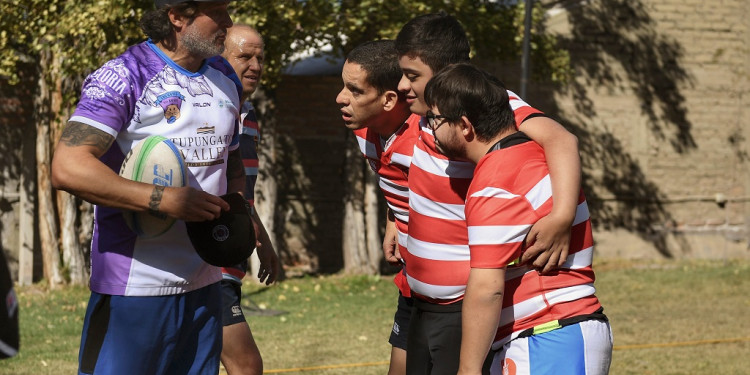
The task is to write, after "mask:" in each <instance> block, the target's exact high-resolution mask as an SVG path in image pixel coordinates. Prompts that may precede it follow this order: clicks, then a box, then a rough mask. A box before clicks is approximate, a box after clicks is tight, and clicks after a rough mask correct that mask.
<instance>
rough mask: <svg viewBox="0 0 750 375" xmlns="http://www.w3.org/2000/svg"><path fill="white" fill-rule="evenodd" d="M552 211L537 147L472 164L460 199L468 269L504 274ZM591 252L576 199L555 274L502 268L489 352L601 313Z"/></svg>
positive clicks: (582, 207)
mask: <svg viewBox="0 0 750 375" xmlns="http://www.w3.org/2000/svg"><path fill="white" fill-rule="evenodd" d="M551 210H552V185H551V183H550V177H549V169H548V167H547V162H546V160H545V157H544V150H542V148H541V147H540V146H539V145H538V144H536V143H534V142H532V141H528V142H525V143H522V144H519V145H515V146H511V147H508V148H503V149H500V150H496V151H493V152H490V153H489V154H487V155H485V156H484V157H483V158H482V159H481V160H480V161H479V163H478V164H477V167H476V169H475V171H474V180H473V181H472V182H471V186H470V187H469V192H468V197H467V199H466V221H467V225H468V233H469V248H470V250H471V267H472V268H502V267H505V266H506V265H507V264H509V263H510V262H512V261H513V260H514V259H517V258H518V257H519V256H521V251H522V243H523V240H524V238H525V237H526V234H527V233H528V232H529V229H531V226H532V224H534V223H535V222H536V221H537V220H539V219H540V218H542V217H544V216H546V215H547V214H549V213H550V211H551ZM593 251H594V241H593V238H592V235H591V221H590V219H589V210H588V206H587V205H586V198H585V197H584V195H583V192H582V193H581V195H580V197H579V199H578V209H577V210H576V216H575V219H574V221H573V227H572V232H571V241H570V253H569V255H568V259H567V261H566V262H565V264H564V265H563V266H562V267H561V268H560V270H559V271H558V272H555V273H552V274H550V275H548V276H543V275H540V274H539V273H538V272H537V271H536V270H533V269H531V268H529V267H527V266H525V265H520V266H509V267H508V269H507V271H506V276H505V294H504V296H503V310H502V314H501V316H500V324H499V327H498V330H497V334H496V336H495V344H494V347H495V348H497V347H499V346H500V345H502V344H504V343H506V342H508V341H509V340H510V339H512V338H513V337H514V334H515V335H516V336H517V335H518V333H520V332H521V331H523V330H525V329H527V328H532V327H535V326H538V325H540V324H543V323H547V322H551V321H554V320H559V319H564V318H569V317H572V316H578V315H585V314H591V313H593V312H594V311H596V310H597V309H598V308H600V307H601V305H600V303H599V300H598V299H597V298H596V296H594V292H595V289H594V271H593V269H592V267H591V260H592V254H593Z"/></svg>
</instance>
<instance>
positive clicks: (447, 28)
mask: <svg viewBox="0 0 750 375" xmlns="http://www.w3.org/2000/svg"><path fill="white" fill-rule="evenodd" d="M396 50H397V51H398V55H399V57H401V56H409V57H412V58H414V57H419V58H420V59H421V60H422V62H424V63H425V64H426V65H427V66H429V67H430V69H432V72H433V73H434V74H437V72H439V71H440V70H441V69H443V68H444V67H446V66H448V65H450V64H455V63H461V62H468V61H469V52H470V51H471V47H470V46H469V39H468V38H467V37H466V31H465V30H464V28H463V26H461V23H459V22H458V20H457V19H456V18H455V17H453V16H450V15H448V14H446V13H445V12H440V13H431V14H425V15H421V16H418V17H415V18H413V19H412V20H411V21H409V22H407V23H406V25H404V27H402V28H401V31H399V33H398V36H397V37H396Z"/></svg>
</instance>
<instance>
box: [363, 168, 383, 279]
mask: <svg viewBox="0 0 750 375" xmlns="http://www.w3.org/2000/svg"><path fill="white" fill-rule="evenodd" d="M365 173H366V174H365V176H366V177H365V196H364V199H365V201H364V208H365V233H366V236H367V266H368V269H369V271H368V273H370V274H373V275H377V274H378V273H379V271H380V260H381V259H382V258H383V254H382V252H383V250H382V247H383V246H382V243H383V240H382V236H381V235H380V230H379V228H380V218H381V217H382V216H383V215H380V212H379V209H378V208H379V205H378V194H379V190H380V188H379V187H378V176H376V175H375V174H374V173H372V172H371V171H365Z"/></svg>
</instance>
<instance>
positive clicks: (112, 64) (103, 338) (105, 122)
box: [52, 0, 245, 374]
mask: <svg viewBox="0 0 750 375" xmlns="http://www.w3.org/2000/svg"><path fill="white" fill-rule="evenodd" d="M228 5H229V2H228V1H213V0H201V1H185V0H155V6H156V7H155V8H156V9H154V10H151V11H149V12H146V13H145V14H144V15H143V18H142V19H141V28H142V29H143V31H144V32H145V34H146V35H148V37H149V39H148V40H147V41H144V42H142V43H139V44H136V45H134V46H131V47H130V48H129V49H128V50H127V51H125V52H124V53H123V54H122V55H120V56H118V57H117V58H115V59H113V60H110V61H109V62H107V63H105V64H104V65H103V66H102V67H101V68H99V69H98V70H96V71H95V72H94V73H92V74H91V75H90V76H89V77H88V78H87V79H86V80H85V81H84V84H83V89H82V94H81V99H80V101H79V104H78V106H77V108H76V110H75V112H74V113H73V115H72V117H71V118H70V119H69V121H68V125H67V127H66V128H65V130H64V131H63V134H62V136H61V139H60V142H59V143H58V146H57V148H56V150H55V154H54V158H53V161H52V183H53V186H54V187H55V188H58V189H62V190H66V191H68V192H70V193H72V194H74V195H76V196H78V197H79V198H81V199H85V200H87V201H89V202H92V203H94V204H95V205H96V207H95V219H94V220H95V223H94V224H95V225H94V233H93V240H92V245H91V281H90V287H91V298H90V300H89V305H88V309H87V312H86V316H85V319H84V326H83V333H82V338H81V347H80V352H79V373H80V374H93V373H97V374H98V373H107V374H176V373H180V374H216V373H217V372H218V367H219V354H220V353H221V326H222V325H221V321H222V318H221V291H220V288H219V281H220V280H221V277H222V276H221V271H220V269H219V268H218V267H216V266H212V265H209V264H207V263H206V262H204V261H203V260H202V258H201V257H200V256H199V255H198V254H197V253H196V251H195V248H194V246H193V245H192V243H191V241H190V239H189V236H188V235H187V229H186V225H185V222H201V221H206V220H213V219H217V218H219V217H220V216H221V213H222V212H223V211H228V210H229V209H230V207H229V204H227V203H226V202H225V201H224V200H223V199H222V198H221V197H220V196H221V195H224V194H227V193H232V192H242V190H243V188H244V183H245V173H244V168H243V166H242V160H241V157H240V153H239V149H238V146H239V139H238V131H239V118H240V107H241V103H240V93H241V88H240V87H239V86H238V85H237V83H236V82H235V80H234V79H233V78H232V75H233V73H234V72H233V70H232V67H231V66H230V65H229V64H228V63H227V62H226V60H224V59H223V58H221V57H217V55H220V54H221V53H222V51H223V50H224V41H225V39H226V35H227V29H229V28H230V27H231V26H232V20H231V18H230V16H229V13H228V11H227V7H228ZM154 134H158V135H162V136H164V137H166V138H168V139H170V140H171V141H172V142H173V143H174V144H175V145H176V146H177V148H178V149H179V150H180V152H181V153H182V156H183V157H184V159H185V162H186V164H187V167H188V181H187V182H188V184H187V186H184V187H164V186H157V185H153V184H146V183H140V182H135V181H130V180H127V179H125V178H122V177H120V176H119V175H118V173H117V171H118V170H119V168H120V164H121V163H122V161H123V159H124V157H125V155H126V154H127V153H128V151H129V150H130V149H131V148H132V147H133V145H134V144H135V143H137V142H138V141H140V140H142V139H144V138H146V137H147V136H150V135H154ZM123 210H130V211H136V212H149V211H150V212H153V213H155V214H159V215H167V216H169V217H173V218H175V219H177V222H176V223H175V224H174V225H173V226H172V227H171V228H170V229H169V230H168V231H167V232H166V233H164V234H162V235H160V236H158V237H154V238H143V237H138V236H137V235H136V234H135V233H134V232H133V231H132V230H130V229H129V228H128V227H127V226H126V224H125V222H124V220H123V218H122V212H123Z"/></svg>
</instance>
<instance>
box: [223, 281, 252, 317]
mask: <svg viewBox="0 0 750 375" xmlns="http://www.w3.org/2000/svg"><path fill="white" fill-rule="evenodd" d="M241 300H242V284H237V283H233V282H231V281H227V280H222V281H221V306H222V309H221V311H222V312H221V313H222V325H223V326H224V327H226V326H231V325H232V324H237V323H245V322H246V320H245V314H243V313H242V306H241V305H240V302H241Z"/></svg>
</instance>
